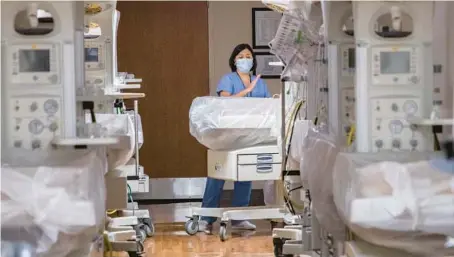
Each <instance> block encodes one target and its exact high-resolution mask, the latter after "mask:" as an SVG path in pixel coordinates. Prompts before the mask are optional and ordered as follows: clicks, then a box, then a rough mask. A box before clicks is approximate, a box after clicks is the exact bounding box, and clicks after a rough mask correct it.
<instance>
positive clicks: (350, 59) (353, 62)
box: [348, 48, 356, 69]
mask: <svg viewBox="0 0 454 257" xmlns="http://www.w3.org/2000/svg"><path fill="white" fill-rule="evenodd" d="M355 50H356V49H355V48H349V49H348V68H350V69H354V68H355V67H356V60H355V58H356V56H355V52H356V51H355Z"/></svg>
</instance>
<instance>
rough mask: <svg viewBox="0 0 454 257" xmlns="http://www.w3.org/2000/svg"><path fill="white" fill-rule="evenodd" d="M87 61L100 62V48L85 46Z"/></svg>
mask: <svg viewBox="0 0 454 257" xmlns="http://www.w3.org/2000/svg"><path fill="white" fill-rule="evenodd" d="M85 62H98V48H96V47H95V48H85Z"/></svg>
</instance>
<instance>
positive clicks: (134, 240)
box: [84, 1, 154, 256]
mask: <svg viewBox="0 0 454 257" xmlns="http://www.w3.org/2000/svg"><path fill="white" fill-rule="evenodd" d="M115 7H116V1H100V2H85V25H86V28H87V30H86V33H85V69H86V86H85V90H84V92H85V94H86V93H87V92H88V93H90V94H93V95H94V99H93V100H94V102H95V106H96V111H95V117H96V119H97V121H98V123H99V124H100V126H101V127H102V128H101V130H103V131H104V133H106V134H108V135H115V136H117V137H120V138H121V139H122V140H121V141H120V144H118V145H117V146H116V147H115V148H110V149H109V152H108V156H109V159H108V160H109V172H108V173H107V174H106V184H107V193H108V196H107V204H108V206H107V208H108V209H115V211H113V212H110V211H109V212H108V213H110V214H111V215H114V217H113V218H111V219H109V223H108V225H107V234H108V240H109V241H110V245H111V248H112V249H111V250H113V251H126V252H128V254H129V255H130V256H140V255H141V254H142V253H143V251H144V246H143V241H144V240H145V239H146V238H147V237H150V236H152V235H153V234H154V225H153V223H152V220H151V217H150V214H149V211H148V210H139V209H138V206H137V203H135V202H133V201H131V202H129V201H130V200H132V197H131V195H132V193H133V192H137V191H138V190H137V189H139V190H140V189H142V190H141V191H143V189H146V190H147V191H148V176H147V175H145V174H143V167H141V166H140V165H139V148H140V146H141V145H142V143H143V136H142V131H141V125H140V118H139V114H138V101H137V100H134V111H133V113H132V114H131V113H126V112H125V110H124V106H122V105H123V104H122V101H123V99H125V98H129V99H132V98H140V97H143V96H144V94H141V93H122V92H121V90H122V89H138V88H140V84H134V85H128V84H127V83H128V82H135V83H140V82H142V80H141V79H134V78H133V77H134V76H133V75H129V74H126V73H118V72H117V70H118V64H117V31H118V24H119V18H120V13H119V12H118V11H117V10H116V9H115ZM120 99H121V100H120ZM87 118H88V119H89V118H90V117H87ZM133 157H134V158H133ZM131 161H132V163H131ZM140 171H142V172H140ZM138 183H140V184H146V187H142V188H138V187H137V186H131V185H130V184H132V185H135V184H138ZM119 188H124V197H123V198H121V197H120V198H119V199H118V192H117V191H118V189H119ZM133 188H134V191H133ZM110 192H112V194H111V195H110V194H109V193H110ZM139 192H140V191H139ZM112 197H114V198H115V199H112Z"/></svg>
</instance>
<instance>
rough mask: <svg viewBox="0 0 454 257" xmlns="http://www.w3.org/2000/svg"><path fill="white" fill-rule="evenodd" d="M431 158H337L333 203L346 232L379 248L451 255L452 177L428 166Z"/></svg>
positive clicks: (401, 155) (397, 155)
mask: <svg viewBox="0 0 454 257" xmlns="http://www.w3.org/2000/svg"><path fill="white" fill-rule="evenodd" d="M431 155H432V154H424V153H417V152H411V153H404V152H387V153H371V154H359V153H355V154H348V153H341V154H339V156H338V157H337V160H336V163H335V168H334V173H333V180H334V181H336V183H335V184H334V185H333V190H334V196H335V198H334V199H335V203H336V206H337V208H338V210H339V213H340V214H341V215H342V218H343V219H344V220H345V222H346V223H347V225H348V226H349V227H350V229H351V230H352V231H353V232H354V233H355V234H356V235H357V236H359V237H361V238H362V239H364V240H366V241H368V242H370V243H373V244H376V245H380V246H385V247H389V248H396V249H401V250H404V251H407V252H410V253H414V254H418V255H427V256H443V255H445V256H446V254H449V255H452V254H453V252H454V251H453V250H454V249H452V248H451V249H447V248H445V242H446V236H454V215H453V213H454V193H453V190H454V189H453V185H454V184H453V182H454V176H453V175H452V174H449V173H444V172H442V171H440V170H438V169H437V168H436V167H435V166H433V165H432V164H431V163H430V161H428V160H429V159H430V158H431V157H432V156H431Z"/></svg>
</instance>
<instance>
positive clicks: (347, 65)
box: [341, 45, 356, 77]
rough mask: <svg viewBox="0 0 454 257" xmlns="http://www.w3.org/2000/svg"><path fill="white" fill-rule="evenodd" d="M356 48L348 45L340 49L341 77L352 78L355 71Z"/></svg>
mask: <svg viewBox="0 0 454 257" xmlns="http://www.w3.org/2000/svg"><path fill="white" fill-rule="evenodd" d="M355 53H356V48H355V47H354V45H348V46H344V47H342V48H341V54H342V56H341V60H342V61H341V65H342V76H343V77H353V76H354V75H355V69H356V54H355Z"/></svg>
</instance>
